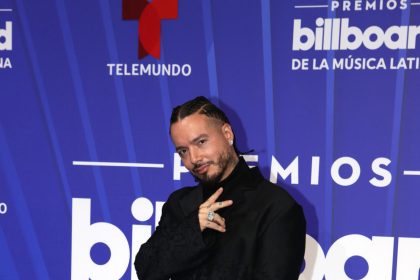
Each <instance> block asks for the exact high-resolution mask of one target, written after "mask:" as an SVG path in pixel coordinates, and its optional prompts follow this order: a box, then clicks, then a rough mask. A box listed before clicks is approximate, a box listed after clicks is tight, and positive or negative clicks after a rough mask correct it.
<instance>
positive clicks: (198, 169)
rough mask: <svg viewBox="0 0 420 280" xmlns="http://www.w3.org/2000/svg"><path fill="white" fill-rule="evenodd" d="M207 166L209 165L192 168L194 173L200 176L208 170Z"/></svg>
mask: <svg viewBox="0 0 420 280" xmlns="http://www.w3.org/2000/svg"><path fill="white" fill-rule="evenodd" d="M209 166H210V165H209V164H202V165H200V166H198V167H196V168H194V172H195V173H197V174H200V175H201V174H204V173H206V172H207V170H208V169H209Z"/></svg>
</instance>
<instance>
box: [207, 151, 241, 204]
mask: <svg viewBox="0 0 420 280" xmlns="http://www.w3.org/2000/svg"><path fill="white" fill-rule="evenodd" d="M248 172H249V167H248V165H247V164H246V162H245V160H244V158H243V157H239V160H238V163H237V164H236V166H235V168H234V169H233V170H232V172H231V173H230V174H229V176H227V177H226V178H225V179H224V180H222V181H220V182H219V183H216V184H214V185H201V186H202V188H203V201H206V200H207V199H208V198H209V197H210V196H211V195H212V194H213V193H215V192H216V191H217V189H219V188H220V187H222V188H223V194H222V197H224V196H226V194H228V193H229V192H231V189H232V188H233V187H235V185H238V184H241V183H243V182H244V180H245V178H246V177H247V174H248ZM222 197H221V198H222ZM218 200H220V199H218Z"/></svg>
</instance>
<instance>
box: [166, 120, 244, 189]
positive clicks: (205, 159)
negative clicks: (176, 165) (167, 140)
mask: <svg viewBox="0 0 420 280" xmlns="http://www.w3.org/2000/svg"><path fill="white" fill-rule="evenodd" d="M171 137H172V141H173V143H174V145H175V148H176V151H177V152H178V154H179V155H180V157H181V159H182V162H183V163H184V166H185V167H186V168H187V169H188V170H189V171H190V172H191V173H192V174H193V175H194V176H195V177H196V178H197V179H198V180H199V181H201V182H203V183H205V184H214V183H217V182H220V181H221V180H223V179H225V178H226V177H227V176H228V175H229V174H230V173H231V172H232V170H233V168H234V167H235V164H236V159H237V156H236V153H235V152H234V149H233V147H232V146H231V145H230V144H229V140H233V132H232V129H231V127H230V125H229V124H222V123H221V122H220V121H218V120H215V119H211V118H208V117H207V116H206V115H203V114H198V113H195V114H192V115H190V116H188V117H185V118H184V119H182V120H180V121H178V122H176V123H174V124H172V126H171Z"/></svg>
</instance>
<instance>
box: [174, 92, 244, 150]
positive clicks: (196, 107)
mask: <svg viewBox="0 0 420 280" xmlns="http://www.w3.org/2000/svg"><path fill="white" fill-rule="evenodd" d="M195 113H198V114H203V115H205V116H207V117H208V118H211V119H215V120H219V121H220V122H221V123H222V124H224V123H227V124H229V125H230V122H229V119H228V117H227V116H226V114H225V113H224V112H223V111H222V110H220V109H219V108H218V107H217V106H216V105H214V104H213V103H211V102H210V100H208V99H207V98H205V97H204V96H198V97H196V98H194V99H192V100H189V101H187V102H185V103H184V104H181V105H179V106H176V107H175V108H174V109H173V110H172V115H171V123H170V125H172V124H174V123H176V122H178V121H180V120H182V119H184V118H186V117H188V116H190V115H192V114H195ZM232 130H233V128H232ZM233 148H234V149H235V152H236V153H237V154H238V155H239V154H240V152H239V151H238V149H237V148H236V137H235V138H234V140H233Z"/></svg>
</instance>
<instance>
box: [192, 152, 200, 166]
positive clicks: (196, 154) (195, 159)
mask: <svg viewBox="0 0 420 280" xmlns="http://www.w3.org/2000/svg"><path fill="white" fill-rule="evenodd" d="M190 161H191V163H192V164H197V163H199V162H200V161H201V153H200V151H199V150H197V149H196V148H193V149H191V150H190Z"/></svg>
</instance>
